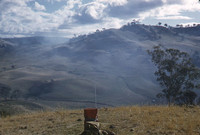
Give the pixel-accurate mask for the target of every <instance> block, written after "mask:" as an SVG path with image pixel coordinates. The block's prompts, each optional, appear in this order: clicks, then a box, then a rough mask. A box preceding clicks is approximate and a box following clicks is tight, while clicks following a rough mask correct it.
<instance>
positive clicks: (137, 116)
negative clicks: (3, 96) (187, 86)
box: [0, 106, 200, 135]
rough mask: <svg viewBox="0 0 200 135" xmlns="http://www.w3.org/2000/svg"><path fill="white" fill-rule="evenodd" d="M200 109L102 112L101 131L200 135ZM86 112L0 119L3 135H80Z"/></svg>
mask: <svg viewBox="0 0 200 135" xmlns="http://www.w3.org/2000/svg"><path fill="white" fill-rule="evenodd" d="M199 115H200V108H199V107H192V108H185V107H165V106H157V107H156V106H154V107H153V106H148V107H145V106H143V107H137V106H133V107H118V108H102V109H100V110H99V113H98V117H99V121H100V122H101V124H102V125H101V129H108V130H110V131H114V132H115V133H116V134H118V135H133V134H134V135H166V134H167V135H169V134H176V135H198V134H200V125H199V123H200V119H199ZM83 120H84V118H83V110H59V111H51V112H38V113H33V114H26V115H19V116H11V117H6V118H1V119H0V125H1V126H0V134H3V135H5V134H9V135H29V134H30V135H31V134H38V135H78V134H81V132H82V131H83Z"/></svg>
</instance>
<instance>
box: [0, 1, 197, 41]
mask: <svg viewBox="0 0 200 135" xmlns="http://www.w3.org/2000/svg"><path fill="white" fill-rule="evenodd" d="M133 19H137V20H139V21H140V22H141V23H144V24H151V25H156V24H158V22H162V24H165V23H167V24H169V25H171V26H176V24H194V23H200V2H199V0H0V37H27V36H55V37H68V38H70V37H73V36H77V35H81V34H88V33H92V32H95V31H96V30H97V29H99V30H102V29H109V28H120V27H121V26H123V25H125V24H127V23H128V22H131V21H132V20H133Z"/></svg>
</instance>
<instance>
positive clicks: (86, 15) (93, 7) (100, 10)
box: [74, 2, 106, 24]
mask: <svg viewBox="0 0 200 135" xmlns="http://www.w3.org/2000/svg"><path fill="white" fill-rule="evenodd" d="M105 8H106V6H105V5H104V4H102V3H98V2H92V3H89V4H85V5H82V6H80V8H79V12H78V13H77V14H76V15H75V16H74V19H75V20H76V21H77V22H78V23H81V24H88V23H97V22H99V21H100V20H101V19H102V18H103V17H104V9H105Z"/></svg>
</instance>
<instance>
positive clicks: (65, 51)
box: [0, 24, 200, 107]
mask: <svg viewBox="0 0 200 135" xmlns="http://www.w3.org/2000/svg"><path fill="white" fill-rule="evenodd" d="M199 30H200V27H199V26H198V25H197V26H195V27H188V28H181V27H180V28H177V27H176V28H174V27H169V28H166V27H163V26H150V25H144V24H129V25H125V26H123V27H121V28H120V29H108V30H103V31H97V32H95V33H92V34H88V35H81V36H78V37H75V38H72V39H70V40H69V41H68V42H64V43H61V41H63V40H61V39H57V40H58V41H57V40H55V41H53V42H51V41H52V40H44V39H43V38H41V37H30V38H14V39H2V40H4V43H5V42H6V43H8V42H9V43H11V44H13V46H12V47H13V49H14V51H11V52H9V53H8V52H6V51H4V53H5V54H6V55H3V56H1V57H0V60H1V61H0V75H1V78H0V82H1V83H3V84H7V85H9V86H10V87H11V88H12V89H20V90H21V91H22V92H23V94H24V96H25V97H26V98H31V99H40V101H41V100H45V102H47V101H49V105H51V103H52V102H54V101H57V102H74V103H77V104H80V103H88V102H90V103H94V100H95V99H94V94H95V89H96V93H97V102H98V103H99V104H101V105H111V106H119V105H132V104H152V101H155V95H156V94H157V93H158V92H159V91H160V89H161V88H160V86H159V84H158V83H157V82H156V79H155V77H154V71H155V67H154V65H153V64H152V63H151V59H150V56H148V54H147V52H146V50H148V49H151V48H152V47H153V46H154V45H158V44H162V45H163V46H165V47H167V48H177V49H180V50H182V51H186V52H188V53H189V54H190V55H191V56H192V57H193V60H194V62H195V63H196V65H198V66H199V59H198V58H199V57H200V54H199V52H200V46H199V41H200V34H199ZM54 39H56V38H54ZM41 102H43V101H41ZM156 102H158V101H156ZM45 104H46V103H45ZM89 106H90V107H94V104H90V105H89Z"/></svg>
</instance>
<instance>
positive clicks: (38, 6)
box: [35, 2, 46, 11]
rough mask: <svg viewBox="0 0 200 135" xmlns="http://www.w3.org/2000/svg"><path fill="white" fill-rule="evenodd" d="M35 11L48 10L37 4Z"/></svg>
mask: <svg viewBox="0 0 200 135" xmlns="http://www.w3.org/2000/svg"><path fill="white" fill-rule="evenodd" d="M35 9H36V10H41V11H42V10H46V8H45V6H44V5H40V4H39V3H38V2H35Z"/></svg>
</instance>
